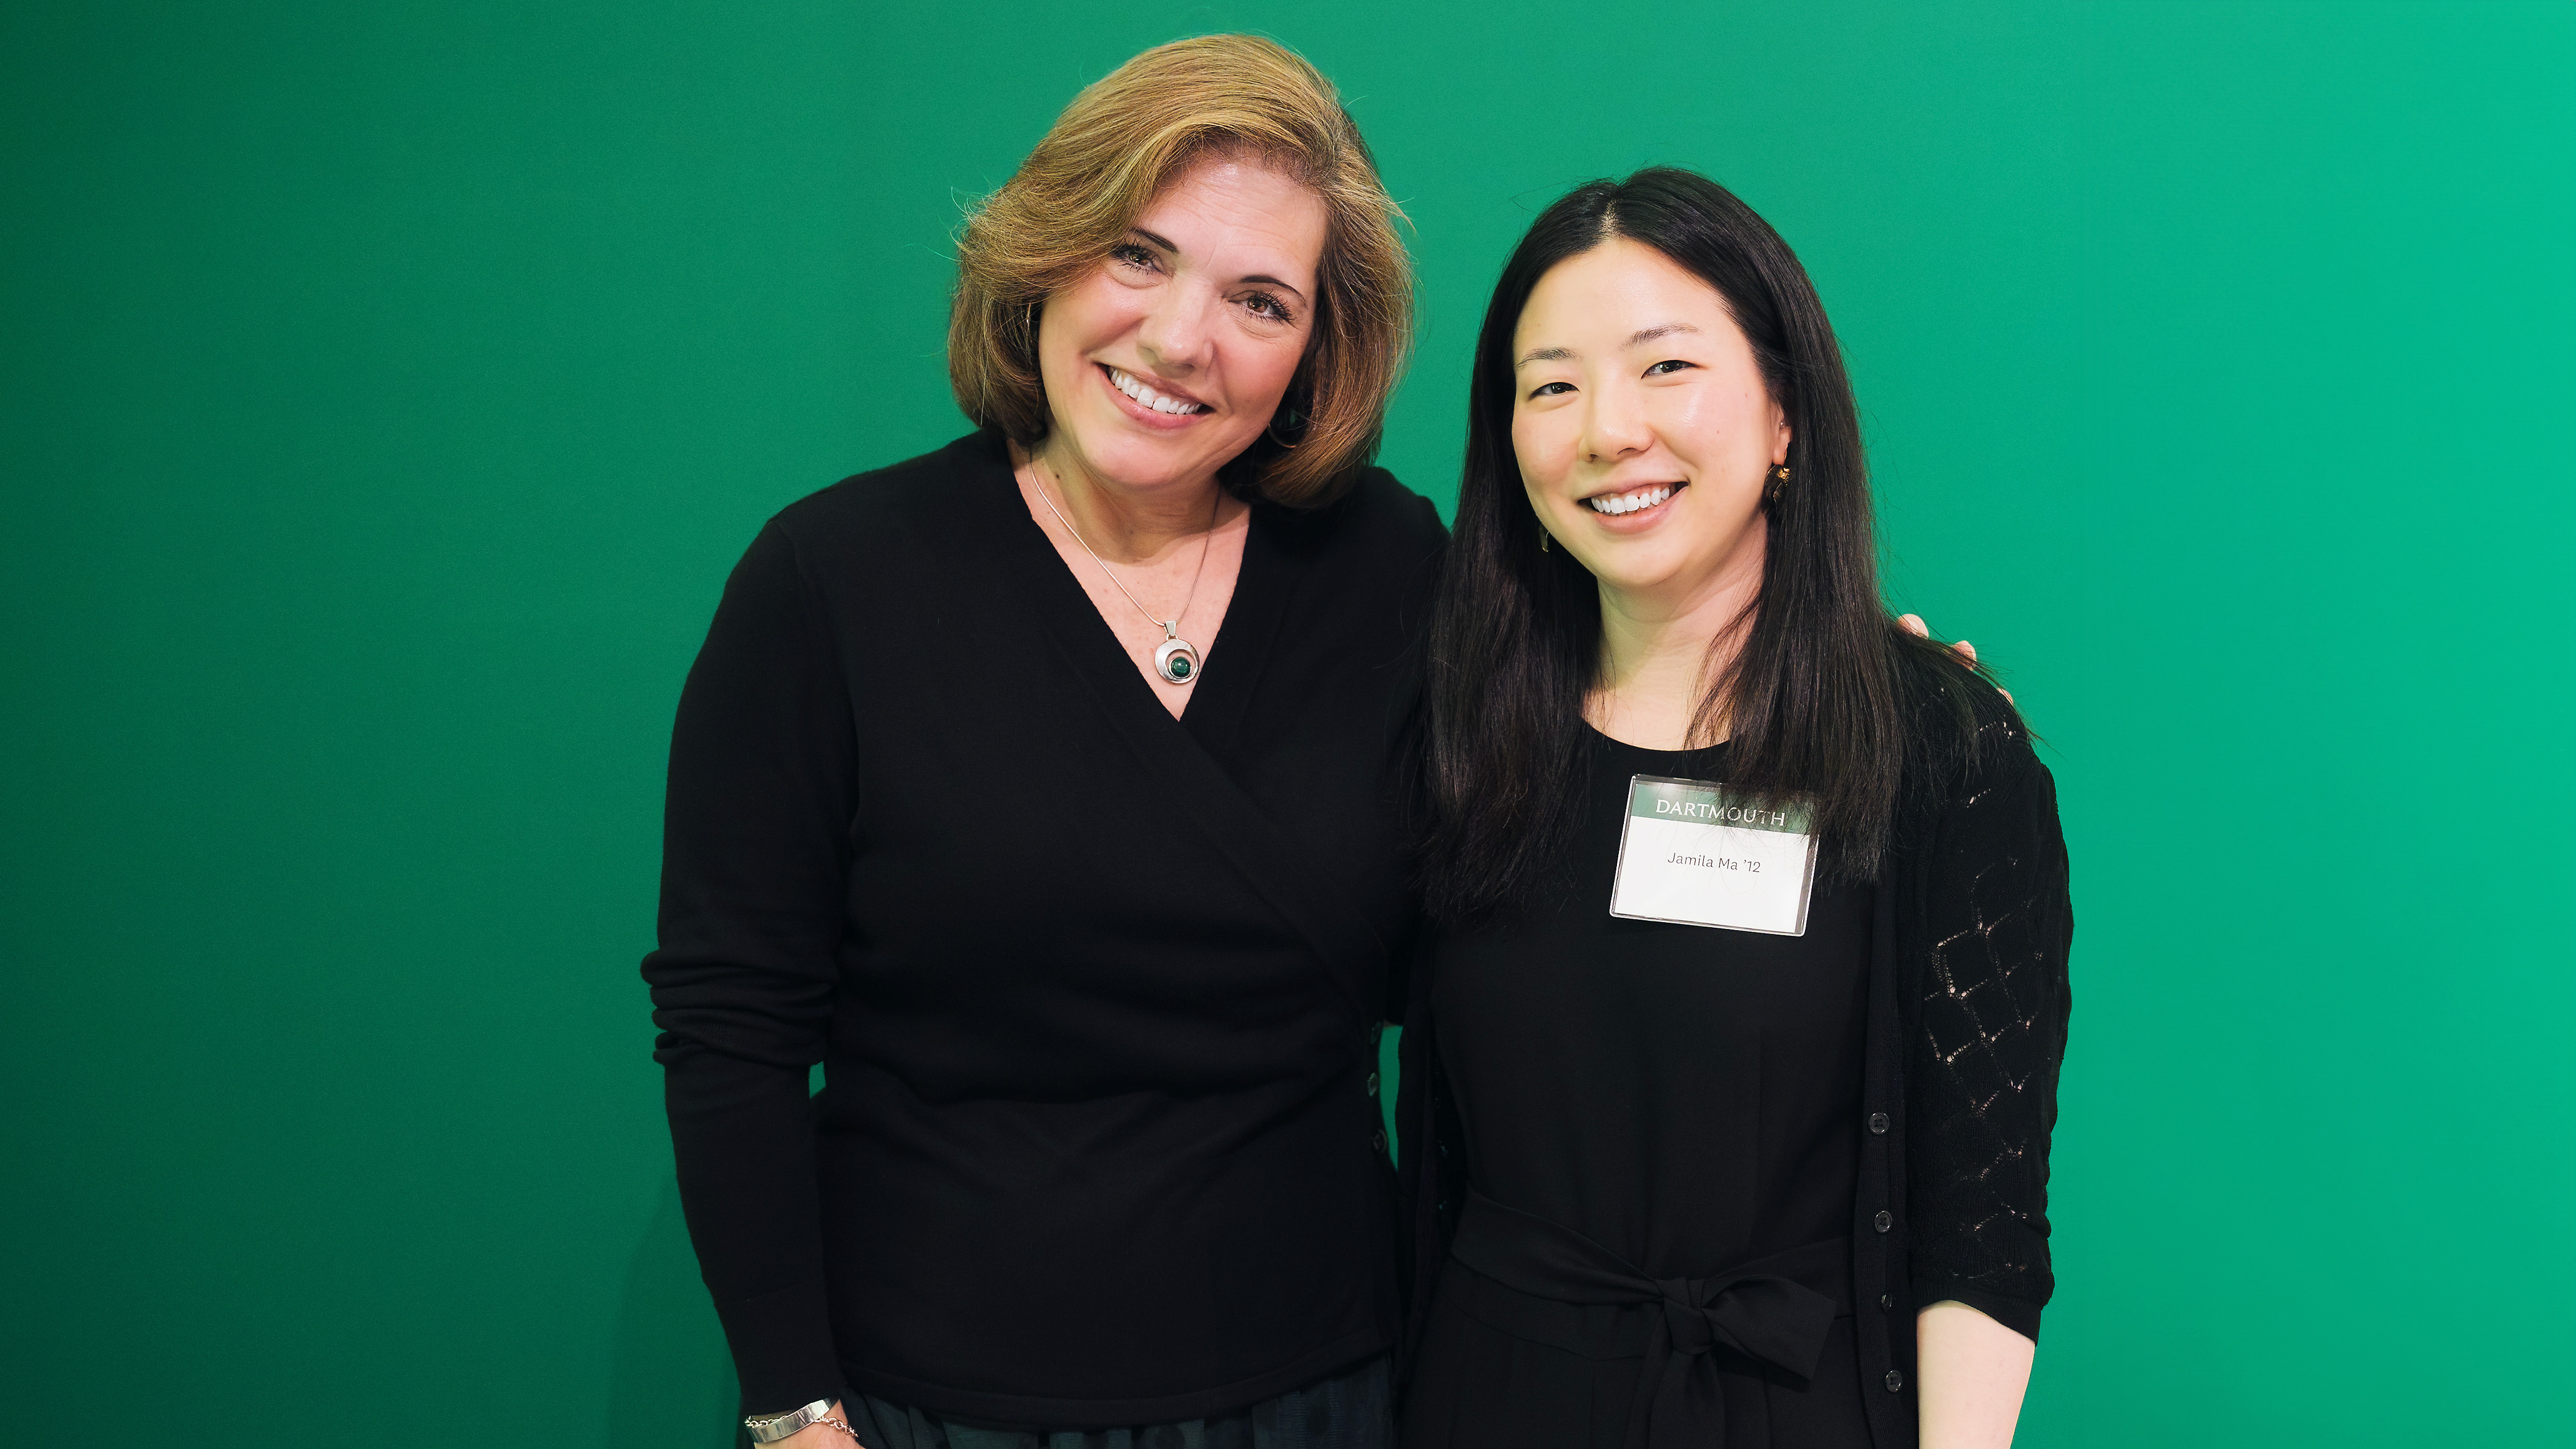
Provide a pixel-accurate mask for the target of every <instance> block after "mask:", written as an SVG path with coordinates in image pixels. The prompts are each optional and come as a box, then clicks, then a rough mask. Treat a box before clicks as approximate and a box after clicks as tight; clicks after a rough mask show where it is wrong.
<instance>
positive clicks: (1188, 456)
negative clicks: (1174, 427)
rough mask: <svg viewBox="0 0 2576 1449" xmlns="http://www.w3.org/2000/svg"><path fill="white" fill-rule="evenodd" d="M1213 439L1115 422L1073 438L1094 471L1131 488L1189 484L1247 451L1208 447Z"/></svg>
mask: <svg viewBox="0 0 2576 1449" xmlns="http://www.w3.org/2000/svg"><path fill="white" fill-rule="evenodd" d="M1209 441H1210V440H1208V439H1204V438H1190V439H1188V440H1186V441H1184V440H1182V439H1179V438H1172V439H1164V438H1155V437H1148V436H1141V435H1139V434H1137V433H1136V432H1135V431H1133V430H1132V429H1129V428H1126V427H1123V426H1121V425H1120V424H1119V423H1115V422H1113V423H1111V424H1110V425H1109V426H1108V427H1105V428H1100V429H1096V430H1095V429H1084V430H1083V431H1081V432H1078V433H1076V434H1075V435H1074V438H1073V443H1074V446H1075V448H1076V449H1077V450H1078V451H1079V452H1080V453H1081V455H1082V458H1083V461H1084V462H1086V463H1088V464H1089V465H1090V466H1091V469H1092V471H1093V472H1095V473H1098V474H1099V475H1100V476H1101V477H1102V478H1104V479H1110V480H1114V481H1116V482H1118V483H1122V484H1124V485H1126V486H1127V487H1130V488H1162V487H1168V486H1171V485H1173V484H1178V483H1186V482H1188V481H1190V480H1191V479H1193V478H1198V477H1203V476H1205V475H1206V474H1209V473H1213V472H1214V471H1216V470H1217V469H1218V468H1220V467H1222V466H1224V464H1225V463H1226V462H1227V461H1229V460H1230V459H1232V458H1233V457H1234V455H1235V454H1236V453H1239V452H1241V451H1243V450H1242V448H1240V447H1237V448H1233V449H1231V450H1227V451H1221V452H1220V451H1216V450H1213V449H1211V448H1210V447H1209V446H1208V443H1209ZM1220 446H1222V445H1221V444H1220Z"/></svg>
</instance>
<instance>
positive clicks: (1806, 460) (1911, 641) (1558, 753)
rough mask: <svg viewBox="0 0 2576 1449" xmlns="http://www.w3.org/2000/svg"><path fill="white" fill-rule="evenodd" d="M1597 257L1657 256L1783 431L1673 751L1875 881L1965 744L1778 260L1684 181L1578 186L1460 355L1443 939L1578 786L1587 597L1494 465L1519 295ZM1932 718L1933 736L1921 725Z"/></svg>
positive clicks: (1834, 352) (1582, 572)
mask: <svg viewBox="0 0 2576 1449" xmlns="http://www.w3.org/2000/svg"><path fill="white" fill-rule="evenodd" d="M1614 237H1624V238H1626V239H1628V240H1630V241H1634V242H1638V243H1641V244H1643V245H1645V246H1649V247H1652V248H1654V249H1655V250H1656V251H1658V252H1660V253H1662V254H1663V255H1664V256H1666V257H1668V258H1670V259H1671V260H1672V261H1673V262H1674V263H1675V264H1676V265H1678V266H1680V267H1681V268H1682V269H1683V270H1685V271H1687V272H1689V273H1691V274H1692V275H1693V276H1696V277H1698V278H1699V279H1700V280H1702V281H1704V282H1706V283H1708V285H1709V286H1710V287H1712V288H1714V289H1715V290H1716V292H1717V294H1718V295H1719V296H1720V297H1721V298H1723V299H1724V300H1725V303H1726V307H1727V310H1728V311H1729V312H1730V313H1731V314H1732V315H1733V317H1734V319H1735V324H1736V326H1737V327H1739V328H1740V329H1742V331H1743V333H1744V336H1745V339H1746V340H1747V341H1749V342H1750V343H1751V344H1752V345H1753V355H1754V357H1755V359H1756V360H1757V361H1758V363H1759V364H1760V367H1761V370H1762V379H1763V383H1764V385H1765V386H1766V387H1767V388H1768V389H1769V391H1770V394H1771V399H1772V401H1773V402H1775V403H1776V404H1778V405H1779V407H1780V409H1781V411H1782V413H1783V414H1785V415H1786V417H1787V419H1788V422H1789V429H1790V442H1789V456H1788V466H1789V481H1788V482H1787V483H1786V484H1784V485H1781V486H1779V487H1778V488H1777V489H1775V490H1773V491H1772V493H1771V494H1770V495H1769V497H1768V501H1766V503H1765V504H1764V512H1765V514H1766V515H1767V519H1768V525H1769V542H1768V550H1767V552H1766V554H1765V556H1764V558H1763V564H1762V582H1761V587H1760V590H1759V592H1758V593H1757V594H1756V596H1755V598H1754V600H1753V601H1752V603H1751V604H1750V605H1748V606H1747V609H1746V613H1745V615H1744V616H1743V617H1740V618H1738V619H1737V620H1736V621H1735V622H1734V623H1733V624H1732V625H1730V626H1729V627H1728V628H1727V629H1725V630H1723V631H1721V633H1720V637H1719V638H1718V639H1713V640H1711V641H1710V648H1711V649H1712V650H1713V651H1714V650H1716V649H1718V648H1719V647H1720V646H1721V644H1723V643H1724V642H1725V641H1726V640H1727V639H1728V638H1730V637H1731V638H1735V639H1740V640H1741V647H1740V648H1739V649H1738V650H1737V652H1736V654H1735V657H1734V659H1733V661H1732V662H1731V663H1729V664H1728V665H1727V666H1726V667H1725V668H1724V669H1723V670H1721V671H1719V672H1718V674H1717V675H1716V677H1715V678H1714V679H1713V681H1712V683H1711V684H1710V687H1709V689H1708V692H1707V694H1706V695H1705V696H1704V697H1703V698H1702V699H1701V701H1700V704H1699V708H1698V712H1697V716H1696V720H1695V724H1694V729H1693V737H1694V739H1705V738H1707V737H1708V735H1709V734H1710V733H1712V732H1713V731H1714V728H1715V726H1716V725H1717V724H1718V723H1720V722H1721V721H1722V722H1723V723H1724V724H1725V725H1726V727H1727V730H1728V737H1729V740H1730V744H1729V746H1728V753H1727V761H1726V775H1727V780H1726V783H1727V784H1728V785H1729V786H1731V787H1734V788H1739V789H1744V790H1748V791H1752V792H1755V793H1758V794H1765V795H1770V796H1773V797H1775V798H1777V797H1785V796H1789V795H1803V796H1806V797H1809V798H1810V799H1812V801H1813V802H1814V806H1815V809H1816V818H1817V821H1818V828H1819V830H1820V832H1821V833H1822V835H1823V837H1824V843H1825V858H1826V861H1827V863H1828V866H1829V868H1831V869H1834V870H1836V871H1839V872H1841V873H1843V874H1846V875H1849V876H1853V877H1857V878H1860V879H1875V878H1876V877H1877V874H1878V864H1879V858H1880V856H1881V855H1882V854H1883V853H1884V852H1885V851H1886V849H1887V845H1888V841H1889V837H1890V831H1891V826H1892V821H1893V817H1894V814H1895V811H1896V809H1897V805H1898V795H1899V792H1900V790H1901V789H1902V788H1903V787H1904V784H1905V782H1906V780H1907V778H1908V774H1909V772H1908V764H1909V757H1910V756H1911V757H1916V758H1915V759H1914V763H1915V764H1916V765H1917V766H1920V765H1922V764H1925V763H1929V762H1928V761H1926V760H1923V759H1922V758H1920V757H1921V756H1923V755H1924V754H1925V752H1926V750H1927V749H1928V748H1929V744H1928V742H1929V741H1934V740H1941V741H1950V742H1953V743H1954V744H1955V745H1956V746H1957V747H1959V748H1966V747H1969V746H1972V745H1973V742H1974V739H1975V737H1976V728H1975V720H1974V718H1973V715H1974V713H1975V712H1976V709H1977V706H1976V705H1975V704H1974V703H1973V702H1972V701H1971V700H1970V698H1969V697H1968V687H1969V681H1970V679H1971V674H1970V672H1969V671H1968V670H1966V669H1963V668H1961V667H1959V666H1958V665H1957V664H1956V663H1955V662H1953V659H1954V656H1949V655H1948V654H1947V652H1946V651H1944V650H1942V649H1941V648H1940V647H1939V646H1937V645H1934V644H1931V643H1929V642H1928V641H1925V640H1920V639H1917V638H1915V637H1914V636H1913V635H1912V634H1910V633H1908V632H1906V631H1905V630H1904V629H1903V628H1902V627H1900V626H1899V625H1898V624H1897V623H1896V622H1895V620H1894V619H1893V618H1892V617H1890V615H1889V614H1888V611H1887V608H1886V605H1885V604H1884V603H1883V602H1882V601H1881V599H1880V597H1879V591H1878V567H1877V555H1876V546H1875V544H1874V543H1873V541H1872V538H1871V530H1870V495H1869V476H1868V470H1867V467H1866V465H1865V463H1864V461H1863V459H1862V456H1861V441H1860V419H1859V416H1858V414H1857V412H1856V411H1855V410H1854V407H1853V404H1852V393H1851V381H1850V379H1849V377H1848V376H1846V375H1845V373H1844V371H1843V360H1842V349H1841V347H1840V346H1839V345H1837V344H1836V342H1835V341H1834V330H1833V327H1832V325H1831V324H1830V323H1828V322H1827V321H1826V320H1825V309H1824V304H1823V303H1822V302H1820V301H1818V300H1817V298H1816V289H1815V286H1814V284H1812V283H1811V282H1809V281H1808V280H1807V272H1806V269H1805V268H1804V267H1801V266H1800V265H1799V264H1798V258H1797V256H1796V255H1795V254H1794V253H1792V252H1791V251H1790V250H1789V246H1788V243H1786V242H1784V241H1782V240H1781V239H1780V236H1779V234H1778V233H1777V232H1774V231H1773V230H1772V229H1771V227H1770V225H1769V224H1768V223H1766V222H1764V221H1763V220H1762V218H1761V217H1760V216H1757V215H1755V214H1754V212H1753V209H1752V208H1751V207H1748V206H1746V205H1745V204H1744V203H1743V202H1742V201H1739V200H1737V199H1736V197H1735V196H1734V194H1733V193H1731V192H1729V191H1727V190H1726V188H1724V187H1722V186H1720V185H1718V184H1717V183H1716V182H1714V181H1711V180H1709V179H1708V178H1706V177H1704V176H1699V175H1695V174H1693V173H1692V172H1688V171H1682V170H1677V169H1673V168H1668V167H1655V168H1652V169H1649V170H1645V171H1640V172H1638V173H1637V174H1635V175H1634V176H1631V177H1629V178H1628V179H1626V180H1625V181H1609V180H1602V181H1594V182H1590V183H1588V184H1586V185H1583V186H1581V187H1578V188H1576V189H1575V190H1574V191H1573V192H1572V193H1571V194H1569V195H1567V196H1566V197H1564V198H1563V199H1562V200H1560V201H1558V202H1557V203H1556V204H1555V205H1553V206H1550V207H1549V208H1548V209H1547V210H1546V211H1545V212H1542V213H1541V214H1540V215H1539V218H1538V220H1537V221H1535V222H1533V223H1532V224H1531V226H1530V229H1529V234H1528V235H1526V236H1524V237H1523V238H1521V243H1520V246H1519V247H1518V248H1517V249H1515V250H1514V251H1513V253H1512V257H1511V260H1510V261H1509V262H1508V263H1507V264H1505V266H1504V267H1503V275H1502V279H1501V280H1500V281H1499V282H1497V283H1496V284H1495V286H1494V296H1493V301H1492V302H1491V304H1489V305H1488V306H1487V307H1486V309H1485V325H1484V330H1483V331H1482V332H1481V333H1480V334H1479V335H1478V337H1477V340H1476V357H1475V369H1474V375H1473V379H1472V381H1471V382H1470V384H1469V392H1468V401H1467V461H1466V470H1465V474H1464V476H1463V477H1462V479H1461V480H1460V484H1459V490H1458V515H1457V525H1456V529H1455V532H1454V534H1453V536H1452V539H1451V543H1450V550H1449V558H1448V564H1447V567H1446V570H1445V571H1444V574H1443V576H1442V580H1441V585H1440V591H1439V596H1438V601H1437V603H1436V605H1435V607H1434V611H1433V615H1432V623H1431V636H1430V671H1429V678H1428V680H1427V683H1426V700H1425V703H1426V707H1427V715H1428V726H1429V749H1428V758H1427V760H1426V761H1425V766H1426V779H1425V782H1424V783H1425V786H1426V789H1425V792H1424V793H1425V796H1426V797H1427V798H1426V800H1425V802H1424V803H1425V806H1426V810H1427V814H1426V818H1425V820H1424V827H1425V829H1424V839H1423V871H1424V886H1425V895H1426V899H1427V904H1428V905H1429V908H1430V909H1431V911H1432V913H1433V914H1434V915H1435V916H1437V917H1439V918H1441V919H1443V920H1448V921H1452V922H1457V921H1463V920H1468V919H1472V918H1474V917H1477V916H1480V915H1483V914H1485V913H1486V912H1488V911H1490V910H1492V909H1494V908H1495V907H1498V906H1502V905H1506V904H1508V903H1510V902H1512V901H1514V900H1516V899H1519V898H1520V897H1521V896H1523V895H1524V894H1525V893H1526V892H1527V891H1528V890H1529V889H1530V888H1531V887H1533V886H1535V885H1537V884H1538V883H1539V880H1540V876H1541V874H1542V872H1543V871H1544V870H1545V868H1546V865H1547V862H1548V861H1549V860H1550V859H1551V858H1552V856H1553V855H1554V853H1555V851H1556V849H1557V848H1558V846H1559V845H1560V843H1561V842H1562V840H1563V839H1564V836H1565V833H1566V831H1567V830H1568V829H1569V827H1570V825H1571V823H1572V820H1573V818H1574V814H1575V807H1576V804H1577V802H1578V799H1579V797H1580V794H1581V792H1582V789H1583V787H1584V783H1585V781H1584V778H1583V761H1584V759H1585V758H1586V756H1587V754H1588V753H1589V752H1588V750H1587V748H1586V733H1585V730H1586V726H1585V723H1584V715H1583V703H1584V698H1585V696H1586V695H1587V694H1588V693H1589V692H1590V691H1591V690H1592V689H1593V687H1594V686H1595V685H1596V684H1597V683H1598V682H1599V679H1600V673H1601V663H1602V660H1601V599H1600V593H1599V589H1598V585H1597V584H1596V583H1595V581H1594V579H1593V577H1592V575H1591V573H1590V572H1589V571H1587V570H1586V569H1585V568H1584V567H1583V566H1582V565H1581V564H1579V563H1577V562H1576V561H1575V560H1574V558H1573V557H1572V555H1570V554H1568V553H1567V552H1565V551H1564V550H1563V549H1553V550H1549V551H1545V552H1542V551H1541V549H1540V542H1541V538H1542V534H1541V530H1540V527H1539V522H1538V518H1537V515H1536V514H1535V513H1534V512H1533V511H1532V509H1531V507H1530V504H1529V499H1528V495H1527V494H1526V492H1525V491H1524V490H1523V488H1522V484H1521V474H1520V465H1519V461H1518V459H1517V458H1516V457H1515V455H1514V453H1513V449H1512V409H1513V402H1514V397H1515V383H1514V378H1513V369H1512V356H1511V350H1512V333H1513V331H1514V329H1515V328H1517V327H1518V326H1519V323H1520V316H1521V309H1522V308H1523V306H1524V305H1526V304H1527V303H1528V301H1529V296H1530V293H1531V291H1532V290H1533V289H1535V288H1536V287H1537V286H1538V283H1539V279H1540V278H1541V277H1543V276H1545V275H1546V274H1547V272H1548V271H1549V269H1551V268H1553V267H1555V266H1556V265H1557V264H1558V263H1560V262H1563V261H1566V260H1568V259H1570V258H1572V257H1576V256H1579V255H1581V254H1583V253H1585V252H1588V251H1590V250H1592V249H1593V248H1594V247H1597V246H1599V245H1601V244H1602V243H1604V242H1606V241H1608V240H1610V239H1612V238H1614ZM1927 704H1928V705H1933V706H1935V709H1934V711H1933V713H1932V715H1931V716H1928V717H1927V716H1926V715H1925V714H1924V706H1925V705H1927ZM1943 717H1946V718H1947V719H1948V720H1949V721H1950V722H1951V724H1952V725H1953V726H1954V727H1951V728H1940V727H1938V724H1939V721H1940V719H1941V718H1943ZM1927 726H1928V727H1930V728H1927ZM1918 773H1919V771H1918Z"/></svg>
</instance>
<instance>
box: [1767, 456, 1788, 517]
mask: <svg viewBox="0 0 2576 1449" xmlns="http://www.w3.org/2000/svg"><path fill="white" fill-rule="evenodd" d="M1787 486H1789V465H1788V464H1786V463H1782V464H1780V465H1779V466H1778V467H1776V468H1773V469H1772V470H1771V486H1770V487H1768V488H1765V489H1763V490H1762V506H1763V507H1765V508H1770V507H1773V506H1774V505H1776V504H1778V503H1779V501H1780V490H1781V489H1783V488H1786V487H1787Z"/></svg>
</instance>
